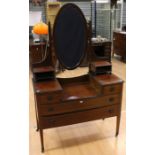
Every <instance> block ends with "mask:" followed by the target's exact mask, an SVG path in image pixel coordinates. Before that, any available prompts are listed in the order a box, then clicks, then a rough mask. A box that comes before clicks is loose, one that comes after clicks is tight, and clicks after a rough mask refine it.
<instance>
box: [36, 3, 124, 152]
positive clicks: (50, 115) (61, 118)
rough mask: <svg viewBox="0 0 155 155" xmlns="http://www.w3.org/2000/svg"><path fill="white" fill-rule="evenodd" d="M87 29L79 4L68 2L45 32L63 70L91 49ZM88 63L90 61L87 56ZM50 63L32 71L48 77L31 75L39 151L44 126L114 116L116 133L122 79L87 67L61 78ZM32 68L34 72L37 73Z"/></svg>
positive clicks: (89, 34)
mask: <svg viewBox="0 0 155 155" xmlns="http://www.w3.org/2000/svg"><path fill="white" fill-rule="evenodd" d="M90 30H91V28H90V27H89V25H88V24H87V22H86V20H85V17H84V15H83V13H82V11H81V10H80V9H79V7H77V6H76V5H75V4H71V3H69V4H66V5H64V6H62V7H61V9H60V10H59V12H58V14H57V16H56V19H55V23H54V28H53V30H52V31H51V30H50V31H49V35H50V37H49V38H50V39H52V40H53V44H51V43H52V41H50V46H51V47H54V51H55V54H56V55H57V58H58V60H59V62H60V63H61V65H62V66H63V67H64V68H65V69H66V71H73V70H74V69H78V67H80V64H81V62H82V60H83V59H84V57H85V52H87V51H88V52H91V31H90ZM51 34H52V35H51ZM51 49H52V48H51ZM51 52H52V51H51ZM89 55H90V53H88V56H89ZM88 63H91V58H90V57H88ZM50 65H51V66H50ZM50 65H49V67H48V68H41V67H39V68H36V70H37V73H38V72H39V71H40V73H39V74H40V75H47V74H48V71H49V73H53V74H49V75H50V76H51V78H49V76H48V78H47V79H46V76H42V77H44V79H39V78H35V76H34V78H33V89H34V97H35V109H36V120H37V129H38V130H39V133H40V139H41V150H42V152H44V138H43V130H44V129H48V128H53V127H59V126H65V125H71V124H76V123H82V122H87V121H92V120H97V119H104V118H109V117H114V116H116V117H117V121H116V135H118V133H119V125H120V117H121V102H122V88H123V81H122V80H121V79H120V78H119V77H117V76H116V75H114V74H96V75H93V74H91V73H90V72H89V67H87V68H86V71H85V73H84V74H82V75H78V76H76V77H70V78H64V77H61V76H60V75H59V74H56V73H55V71H54V66H52V63H51V64H50ZM50 67H51V68H50ZM82 69H83V68H82ZM36 70H35V71H36ZM35 71H34V75H37V74H35ZM45 72H46V74H45Z"/></svg>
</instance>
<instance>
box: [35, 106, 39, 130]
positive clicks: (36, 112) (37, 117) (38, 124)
mask: <svg viewBox="0 0 155 155" xmlns="http://www.w3.org/2000/svg"><path fill="white" fill-rule="evenodd" d="M35 112H36V123H37V129H36V131H39V122H38V116H37V107H36V104H35Z"/></svg>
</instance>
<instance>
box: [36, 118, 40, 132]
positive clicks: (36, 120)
mask: <svg viewBox="0 0 155 155" xmlns="http://www.w3.org/2000/svg"><path fill="white" fill-rule="evenodd" d="M36 121H37V129H36V131H39V124H38V119H37V118H36Z"/></svg>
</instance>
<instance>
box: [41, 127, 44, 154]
mask: <svg viewBox="0 0 155 155" xmlns="http://www.w3.org/2000/svg"><path fill="white" fill-rule="evenodd" d="M40 141H41V152H44V139H43V130H42V129H40Z"/></svg>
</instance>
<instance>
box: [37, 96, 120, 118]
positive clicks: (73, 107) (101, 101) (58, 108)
mask: <svg viewBox="0 0 155 155" xmlns="http://www.w3.org/2000/svg"><path fill="white" fill-rule="evenodd" d="M120 102H121V95H109V96H101V97H96V98H90V99H83V100H73V101H66V102H61V103H59V104H49V105H40V106H38V111H39V114H40V115H42V116H44V115H53V114H62V113H67V112H73V111H79V110H85V109H92V108H98V107H103V106H109V105H114V104H119V103H120Z"/></svg>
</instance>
